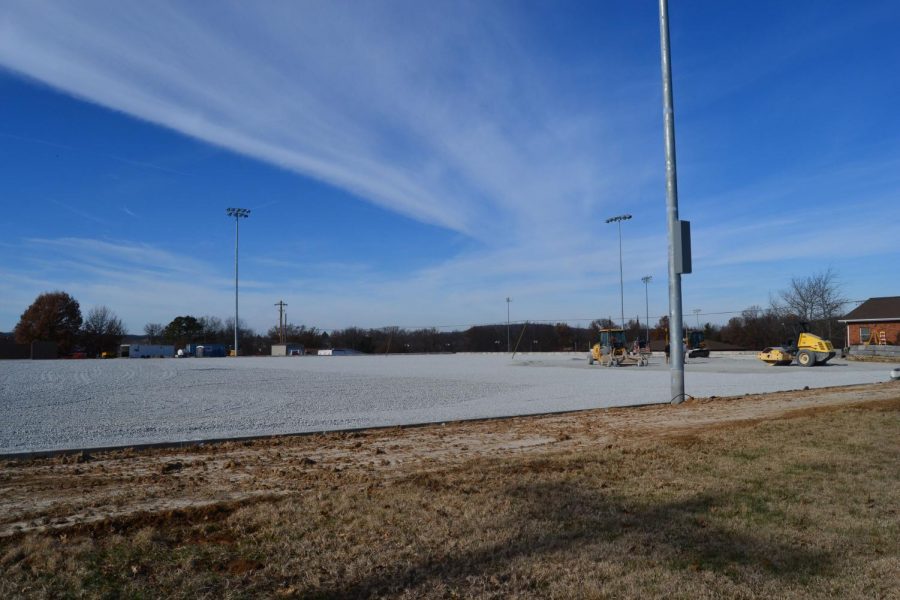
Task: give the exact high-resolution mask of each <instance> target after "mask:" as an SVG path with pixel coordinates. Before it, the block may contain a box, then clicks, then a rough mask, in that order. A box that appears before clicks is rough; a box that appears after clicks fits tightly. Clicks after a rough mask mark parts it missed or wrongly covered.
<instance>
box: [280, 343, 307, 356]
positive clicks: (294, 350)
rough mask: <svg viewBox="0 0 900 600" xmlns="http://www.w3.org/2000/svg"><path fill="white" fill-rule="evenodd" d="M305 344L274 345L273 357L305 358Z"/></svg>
mask: <svg viewBox="0 0 900 600" xmlns="http://www.w3.org/2000/svg"><path fill="white" fill-rule="evenodd" d="M305 353H306V349H305V348H304V347H303V344H272V356H303V355H304V354H305Z"/></svg>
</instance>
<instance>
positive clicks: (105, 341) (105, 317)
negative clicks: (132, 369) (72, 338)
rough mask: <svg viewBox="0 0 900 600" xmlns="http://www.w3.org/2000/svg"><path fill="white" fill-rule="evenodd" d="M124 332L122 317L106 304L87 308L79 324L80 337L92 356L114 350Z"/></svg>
mask: <svg viewBox="0 0 900 600" xmlns="http://www.w3.org/2000/svg"><path fill="white" fill-rule="evenodd" d="M126 333H128V332H127V331H126V330H125V324H124V323H123V322H122V319H120V318H119V317H117V316H116V314H115V313H114V312H113V311H111V310H110V309H109V308H107V307H106V306H95V307H94V308H92V309H91V310H89V311H88V314H87V316H86V317H85V319H84V324H83V325H82V326H81V339H82V341H83V342H84V346H85V349H86V350H87V352H88V354H89V355H92V356H95V355H97V354H99V353H101V352H114V351H115V350H116V349H117V348H118V346H119V343H120V342H121V341H122V338H123V337H125V334H126Z"/></svg>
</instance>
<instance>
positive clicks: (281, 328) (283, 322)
mask: <svg viewBox="0 0 900 600" xmlns="http://www.w3.org/2000/svg"><path fill="white" fill-rule="evenodd" d="M275 306H277V307H278V341H279V342H281V343H282V344H284V343H285V328H286V327H287V319H286V318H285V314H286V312H285V310H284V307H285V306H287V304H285V302H284V300H279V301H278V302H276V303H275Z"/></svg>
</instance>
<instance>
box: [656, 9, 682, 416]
mask: <svg viewBox="0 0 900 600" xmlns="http://www.w3.org/2000/svg"><path fill="white" fill-rule="evenodd" d="M659 53H660V63H661V65H660V66H661V67H662V69H661V70H662V88H663V90H662V91H663V94H662V97H663V134H664V141H665V147H666V212H667V224H668V230H669V236H668V238H669V244H668V245H669V347H670V349H671V357H672V360H671V361H670V363H669V374H670V385H671V390H670V399H669V400H670V402H671V403H672V404H681V403H682V402H683V401H684V345H683V344H682V342H681V340H682V339H683V338H684V328H683V327H682V323H681V310H682V308H681V273H680V272H679V270H678V268H677V266H676V264H675V263H676V256H675V253H676V251H677V252H682V250H683V249H682V248H676V247H675V240H676V237H678V238H679V239H680V235H679V233H680V227H681V224H680V223H679V221H678V170H677V168H676V164H675V103H674V101H673V100H672V57H671V53H670V51H669V2H668V0H659ZM676 230H678V231H676Z"/></svg>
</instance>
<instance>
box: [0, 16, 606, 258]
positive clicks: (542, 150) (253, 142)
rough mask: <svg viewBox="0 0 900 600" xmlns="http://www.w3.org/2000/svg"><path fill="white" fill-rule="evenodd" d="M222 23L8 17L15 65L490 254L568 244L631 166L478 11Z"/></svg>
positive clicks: (8, 51)
mask: <svg viewBox="0 0 900 600" xmlns="http://www.w3.org/2000/svg"><path fill="white" fill-rule="evenodd" d="M208 9H209V7H206V8H203V5H186V4H183V3H178V4H168V3H165V2H163V3H154V4H153V5H147V4H145V3H132V2H120V3H112V4H109V3H96V4H91V3H88V4H82V5H79V6H75V5H69V4H66V3H52V2H34V3H13V4H7V5H5V6H4V7H3V9H2V10H3V13H4V23H5V24H6V26H5V27H4V31H3V33H4V35H3V36H2V40H0V57H2V59H0V60H2V61H3V63H4V64H5V66H6V67H7V68H10V69H12V70H15V71H18V72H20V73H23V74H25V75H27V76H29V77H33V78H35V79H38V80H40V81H43V82H45V83H48V84H50V85H53V86H55V87H58V88H60V89H63V90H65V91H67V92H70V93H72V94H74V95H76V96H79V97H82V98H86V99H88V100H91V101H94V102H97V103H99V104H102V105H105V106H108V107H110V108H113V109H116V110H121V111H124V112H127V113H129V114H131V115H134V116H137V117H139V118H143V119H146V120H149V121H152V122H155V123H159V124H161V125H164V126H167V127H170V128H173V129H175V130H177V131H180V132H182V133H186V134H188V135H192V136H195V137H198V138H200V139H202V140H204V141H207V142H211V143H213V144H217V145H221V146H224V147H227V148H229V149H232V150H235V151H237V152H240V153H243V154H247V155H250V156H254V157H257V158H260V159H263V160H266V161H269V162H274V163H276V164H279V165H282V166H284V167H286V168H289V169H293V170H296V171H299V172H302V173H304V174H307V175H311V176H313V177H316V178H318V179H320V180H322V181H326V182H328V183H332V184H334V185H336V186H338V187H341V188H344V189H347V190H350V191H352V192H354V193H356V194H358V195H359V196H360V197H362V198H363V199H366V200H369V201H371V202H374V203H376V204H379V205H381V206H383V207H385V208H388V209H390V210H393V211H397V212H399V213H402V214H405V215H407V216H410V217H412V218H415V219H419V220H422V221H424V222H428V223H433V224H437V225H440V226H442V227H447V228H450V229H454V230H457V231H460V232H463V233H466V234H469V235H473V236H476V237H478V238H480V239H483V240H494V239H496V238H497V236H498V234H499V233H501V232H502V234H503V235H504V236H510V235H511V236H517V235H522V231H523V230H526V229H527V228H528V227H529V226H532V225H533V224H535V223H537V222H541V223H543V224H544V225H545V227H544V228H543V231H550V233H549V234H548V235H555V233H554V232H553V231H552V230H554V229H555V230H556V231H557V232H559V231H560V230H562V229H564V228H565V227H566V225H565V223H566V222H568V221H569V220H571V219H572V217H578V216H583V215H584V203H585V199H586V198H590V199H593V200H591V203H593V202H597V203H601V204H602V202H603V197H604V184H605V183H606V182H604V175H603V174H604V173H605V172H609V171H612V170H613V169H616V168H622V167H623V165H622V164H621V163H619V160H618V159H619V158H620V157H618V156H617V154H618V152H617V151H610V148H611V147H615V146H614V145H613V144H611V143H609V142H611V141H612V140H611V139H610V137H611V135H610V132H609V130H608V127H609V123H604V122H600V121H598V119H597V117H596V113H594V112H589V111H587V110H584V111H583V112H579V110H578V107H572V106H571V105H572V104H573V102H572V101H571V97H572V94H573V93H577V91H578V90H577V89H572V88H571V86H570V88H569V89H556V88H554V82H553V81H552V78H551V79H550V80H548V78H547V76H546V75H538V74H537V73H535V72H534V68H533V67H531V66H530V63H531V60H532V59H531V57H530V56H529V55H528V54H527V52H526V48H525V47H523V40H522V39H521V37H519V35H518V33H519V32H517V31H516V30H515V22H514V21H509V20H504V19H496V18H487V19H485V18H484V17H485V16H486V15H485V14H484V12H485V11H486V10H490V9H489V8H486V7H484V6H482V5H481V4H479V3H462V4H458V3H453V4H440V3H436V4H433V5H432V6H431V7H430V8H429V10H428V11H422V10H416V6H415V4H412V3H402V2H401V3H394V4H379V5H365V4H364V5H358V4H354V5H353V8H352V10H350V9H349V8H348V5H345V4H342V3H318V4H298V3H271V4H268V5H267V7H266V10H265V11H261V10H258V7H254V6H250V5H247V4H242V3H235V4H228V5H220V6H218V7H216V9H215V10H214V11H212V10H208ZM401 23H402V26H401ZM235 24H240V27H233V25H235ZM560 105H569V107H570V108H574V109H575V110H569V111H559V110H558V108H559V107H560ZM582 108H586V107H582ZM604 142H606V143H604ZM563 215H565V217H562V216H563ZM554 224H556V227H554Z"/></svg>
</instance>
